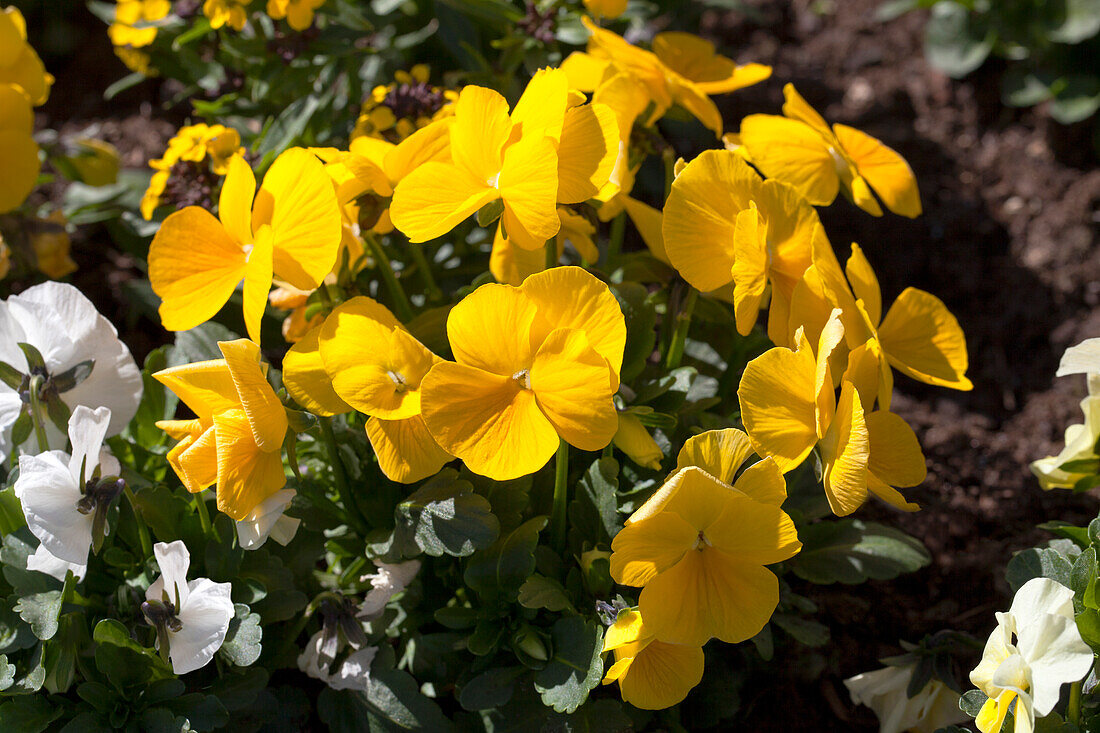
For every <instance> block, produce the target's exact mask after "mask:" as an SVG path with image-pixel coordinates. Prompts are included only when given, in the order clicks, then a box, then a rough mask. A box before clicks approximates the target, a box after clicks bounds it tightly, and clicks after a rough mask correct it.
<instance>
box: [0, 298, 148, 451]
mask: <svg viewBox="0 0 1100 733" xmlns="http://www.w3.org/2000/svg"><path fill="white" fill-rule="evenodd" d="M20 343H27V344H30V345H31V346H33V347H35V348H36V349H37V350H38V351H39V353H40V354H41V355H42V358H43V361H44V362H45V374H41V375H39V376H41V377H42V378H43V380H44V382H43V383H44V387H45V391H46V395H47V397H48V398H55V399H60V401H61V402H63V403H64V404H65V405H66V406H67V407H68V408H69V410H70V411H72V410H75V409H76V407H77V406H78V405H85V406H87V407H93V408H94V407H100V406H103V407H107V408H108V409H109V410H110V411H111V423H110V426H109V428H108V430H107V435H116V434H118V433H120V432H122V430H123V428H125V427H126V425H127V424H128V423H129V422H130V420H131V419H132V418H133V416H134V413H135V412H137V408H138V403H139V402H141V392H142V383H141V372H140V371H139V370H138V368H137V364H135V363H134V358H133V357H132V356H131V355H130V350H129V349H128V348H126V345H125V344H123V343H122V342H121V341H119V339H118V332H117V331H116V330H115V327H114V326H112V325H111V322H110V321H108V320H107V319H106V318H104V317H103V316H102V315H101V314H100V313H99V312H98V311H97V310H96V309H95V306H94V305H92V302H91V301H90V300H88V299H87V298H86V297H85V296H84V295H83V294H82V293H81V292H80V291H79V290H77V289H76V288H74V287H73V286H72V285H67V284H65V283H58V282H46V283H42V284H41V285H35V286H34V287H32V288H28V289H27V290H25V291H23V292H22V293H20V294H19V295H13V296H11V297H10V298H8V299H7V301H5V302H3V303H0V362H4V363H6V364H8V365H9V366H11V367H12V368H14V369H15V370H16V371H18V372H20V373H21V374H24V375H29V372H30V367H29V366H28V364H27V359H26V357H25V355H24V354H23V351H22V350H21V349H20V348H19V344H20ZM84 362H91V363H92V364H91V372H90V373H87V376H86V377H84V378H83V380H82V381H80V382H79V383H78V384H75V385H71V384H67V383H65V379H64V377H66V376H67V375H72V374H73V371H72V370H74V368H78V367H80V365H81V364H82V363H84ZM81 376H83V374H81ZM51 380H53V381H51ZM51 390H52V391H51ZM54 395H56V396H54ZM23 404H24V403H23V400H22V397H21V396H20V390H19V389H17V388H13V387H12V386H10V385H8V384H6V383H4V382H0V459H3V458H6V457H7V455H8V454H9V453H10V452H11V450H12V445H11V428H12V425H13V424H14V423H15V420H16V418H17V417H18V416H19V413H20V410H21V409H22V407H23ZM43 422H44V423H45V428H46V433H47V438H48V439H49V441H50V445H51V446H52V447H55V448H56V447H58V446H60V444H61V442H62V440H63V439H64V436H63V435H62V434H61V432H60V431H59V430H58V429H57V428H56V427H54V425H53V423H52V422H51V421H50V420H49V419H48V418H46V417H45V416H43ZM54 441H56V442H57V445H54ZM31 442H32V443H33V439H32V441H31Z"/></svg>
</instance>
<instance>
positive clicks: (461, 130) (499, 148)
mask: <svg viewBox="0 0 1100 733" xmlns="http://www.w3.org/2000/svg"><path fill="white" fill-rule="evenodd" d="M561 111H562V112H564V111H565V100H564V99H563V100H562V109H561ZM454 118H455V120H454V123H453V125H452V126H451V158H452V159H453V160H454V162H455V165H456V166H458V167H459V168H461V169H463V170H464V172H465V174H466V177H468V178H470V179H472V180H477V181H480V182H481V183H483V184H484V183H486V182H487V181H489V180H491V179H493V178H495V177H496V175H497V174H498V173H500V169H501V167H502V165H503V150H504V145H505V144H506V143H507V142H508V137H509V136H510V135H511V134H512V121H511V120H510V119H509V118H508V100H506V99H505V98H504V97H502V96H500V95H499V94H497V93H496V92H494V91H493V90H492V89H486V88H485V87H479V86H473V85H470V86H467V87H464V88H463V89H462V92H461V93H460V94H459V95H458V101H457V102H455V105H454ZM440 182H443V181H442V179H441V180H440ZM395 223H396V220H395ZM398 228H401V227H400V225H398ZM402 231H404V230H403V229H402ZM437 236H438V235H437ZM428 239H431V237H428Z"/></svg>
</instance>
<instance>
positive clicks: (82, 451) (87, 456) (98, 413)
mask: <svg viewBox="0 0 1100 733" xmlns="http://www.w3.org/2000/svg"><path fill="white" fill-rule="evenodd" d="M110 422H111V411H110V410H109V409H107V408H106V407H97V408H96V409H94V410H92V409H89V408H88V407H85V406H84V405H79V406H77V408H76V409H75V410H73V414H72V416H71V417H69V440H71V441H72V444H73V457H72V458H71V459H70V460H69V471H70V472H72V475H73V480H74V481H76V483H77V485H78V486H79V485H80V478H81V472H80V468H81V465H80V464H81V463H83V462H84V461H87V463H86V464H85V466H84V474H83V476H84V480H85V481H87V480H88V479H90V478H91V477H92V473H93V472H95V469H96V468H97V467H98V466H99V452H100V450H102V448H103V439H104V438H105V437H106V436H107V426H108V425H109V424H110Z"/></svg>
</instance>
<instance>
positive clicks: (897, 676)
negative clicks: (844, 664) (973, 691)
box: [844, 662, 967, 733]
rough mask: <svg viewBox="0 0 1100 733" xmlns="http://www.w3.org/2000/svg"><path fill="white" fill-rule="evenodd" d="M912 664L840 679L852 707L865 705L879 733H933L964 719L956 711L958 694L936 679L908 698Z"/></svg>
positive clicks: (913, 666)
mask: <svg viewBox="0 0 1100 733" xmlns="http://www.w3.org/2000/svg"><path fill="white" fill-rule="evenodd" d="M915 668H916V663H915V662H914V663H913V664H908V665H905V666H903V667H885V668H884V669H876V670H875V671H873V672H864V673H863V674H857V675H856V676H855V677H850V678H848V679H846V680H844V685H845V687H847V688H848V692H849V694H851V696H852V702H853V703H855V704H856V705H866V706H867V707H869V708H871V709H872V710H874V711H875V715H877V716H878V719H879V733H903V732H904V731H915V732H916V733H934V731H936V730H939V729H940V728H946V727H947V726H949V725H954V724H955V723H962V722H963V721H965V720H966V719H967V716H966V714H965V713H964V712H963V711H961V710H960V709H959V694H958V693H957V692H952V691H951V689H950V688H949V687H948V686H947V685H945V684H944V683H942V682H940V681H939V680H929V681H928V684H926V685H925V686H924V689H922V690H921V691H920V692H918V693H917V694H916V695H914V696H913V697H909V694H908V688H909V680H910V679H911V678H912V676H913V670H914V669H915Z"/></svg>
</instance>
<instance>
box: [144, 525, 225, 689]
mask: <svg viewBox="0 0 1100 733" xmlns="http://www.w3.org/2000/svg"><path fill="white" fill-rule="evenodd" d="M153 555H154V556H155V557H156V559H157V565H158V566H160V577H159V578H157V579H156V580H154V581H153V584H152V585H150V586H149V590H147V591H146V592H145V598H146V601H145V603H143V604H141V610H142V612H143V613H144V614H145V619H146V620H147V621H148V622H149V624H150V625H151V626H154V627H156V630H157V649H159V650H160V653H161V656H162V657H164V658H166V659H171V660H172V670H173V671H174V672H175V673H176V674H186V673H188V672H193V671H195V670H196V669H199V668H200V667H204V666H206V665H207V664H208V663H209V662H210V660H211V659H213V658H214V653H215V652H217V651H218V649H220V648H221V645H222V642H224V641H225V635H226V632H228V631H229V622H230V621H231V620H232V619H233V614H234V610H233V601H232V600H230V597H229V594H230V588H231V586H230V584H229V583H215V582H214V581H212V580H210V579H209V578H198V579H196V580H192V581H190V582H188V580H187V569H188V567H189V566H190V565H191V555H190V553H188V552H187V546H186V545H184V544H183V542H181V541H180V540H176V541H175V542H172V543H169V544H165V543H163V542H158V543H156V544H155V545H153Z"/></svg>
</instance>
